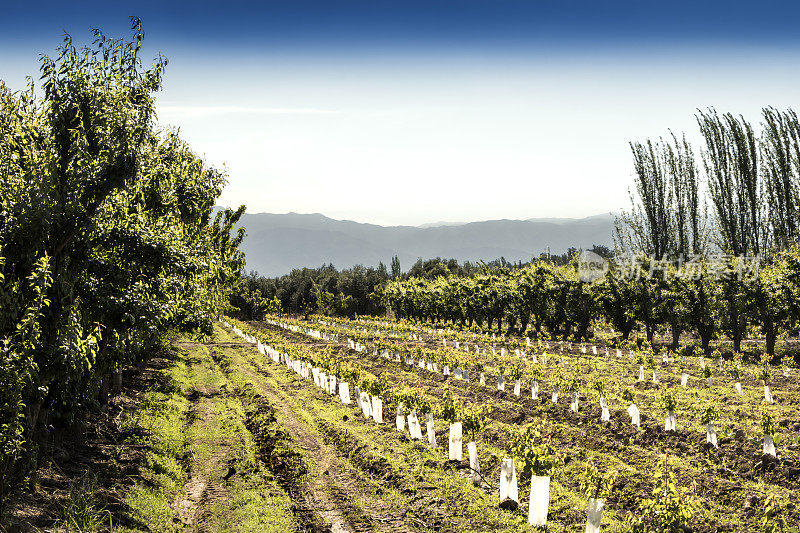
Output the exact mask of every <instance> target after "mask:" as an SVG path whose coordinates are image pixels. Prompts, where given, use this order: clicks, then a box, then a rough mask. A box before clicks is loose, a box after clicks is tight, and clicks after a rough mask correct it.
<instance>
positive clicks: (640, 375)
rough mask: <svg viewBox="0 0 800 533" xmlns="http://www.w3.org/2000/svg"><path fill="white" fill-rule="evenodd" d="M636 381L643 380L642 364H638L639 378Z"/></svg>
mask: <svg viewBox="0 0 800 533" xmlns="http://www.w3.org/2000/svg"><path fill="white" fill-rule="evenodd" d="M637 381H644V366H642V365H639V378H638V379H637Z"/></svg>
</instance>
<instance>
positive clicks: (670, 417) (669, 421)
mask: <svg viewBox="0 0 800 533" xmlns="http://www.w3.org/2000/svg"><path fill="white" fill-rule="evenodd" d="M675 430H676V426H675V411H667V417H666V419H665V420H664V431H675Z"/></svg>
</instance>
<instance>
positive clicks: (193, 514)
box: [173, 343, 230, 532]
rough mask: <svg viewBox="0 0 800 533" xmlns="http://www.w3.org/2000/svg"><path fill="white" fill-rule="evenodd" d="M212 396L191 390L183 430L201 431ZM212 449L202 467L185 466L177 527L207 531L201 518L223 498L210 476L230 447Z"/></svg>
mask: <svg viewBox="0 0 800 533" xmlns="http://www.w3.org/2000/svg"><path fill="white" fill-rule="evenodd" d="M183 344H185V343H183ZM184 347H185V346H184ZM216 395H217V391H210V390H208V389H207V388H206V387H205V386H202V385H201V386H200V387H195V388H194V389H192V391H191V392H190V393H189V397H188V399H189V401H190V402H191V405H190V406H189V410H188V412H187V420H186V429H188V428H190V427H202V426H203V425H204V424H206V423H208V421H209V420H210V418H211V417H213V416H214V409H213V406H212V404H211V398H212V397H213V396H216ZM215 445H216V446H217V449H216V451H215V453H214V454H213V455H212V456H211V457H210V458H207V459H206V461H204V462H203V463H202V464H200V463H199V462H198V461H197V460H196V459H192V460H191V462H190V463H189V466H188V474H189V479H188V480H187V481H186V483H185V485H184V492H183V494H182V495H180V496H178V497H177V498H176V499H175V502H174V503H173V507H174V509H175V510H176V511H177V512H178V516H179V517H180V519H181V523H182V524H183V525H184V527H185V528H188V529H190V530H192V531H198V532H204V531H208V527H207V525H206V524H205V518H206V517H207V516H208V515H209V514H210V510H211V508H212V507H213V506H214V504H216V503H217V502H220V501H223V500H225V498H226V497H227V490H226V488H225V486H224V485H222V484H221V483H220V482H219V481H214V480H212V479H211V477H212V476H211V475H210V473H211V472H212V471H213V470H214V469H215V468H218V465H220V464H222V463H223V461H224V457H225V456H226V455H227V454H228V453H229V450H230V446H229V445H228V444H227V443H219V442H218V443H215Z"/></svg>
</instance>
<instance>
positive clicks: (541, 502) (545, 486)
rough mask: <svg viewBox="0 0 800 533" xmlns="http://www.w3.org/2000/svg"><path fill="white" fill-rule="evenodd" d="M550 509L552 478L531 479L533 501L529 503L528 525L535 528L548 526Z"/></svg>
mask: <svg viewBox="0 0 800 533" xmlns="http://www.w3.org/2000/svg"><path fill="white" fill-rule="evenodd" d="M549 507H550V476H533V477H532V478H531V499H530V502H529V503H528V523H529V524H530V525H532V526H534V527H542V526H545V525H547V510H548V508H549Z"/></svg>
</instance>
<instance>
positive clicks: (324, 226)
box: [241, 213, 614, 276]
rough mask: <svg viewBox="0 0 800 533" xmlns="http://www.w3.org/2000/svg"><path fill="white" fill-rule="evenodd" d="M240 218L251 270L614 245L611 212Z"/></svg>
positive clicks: (271, 272) (516, 257)
mask: <svg viewBox="0 0 800 533" xmlns="http://www.w3.org/2000/svg"><path fill="white" fill-rule="evenodd" d="M241 224H242V225H243V226H244V227H245V228H247V238H246V239H245V241H244V245H243V247H242V248H243V249H244V251H245V254H246V256H247V267H246V268H247V270H248V271H249V270H256V271H258V272H259V273H261V274H264V275H267V276H277V275H281V274H286V273H288V272H290V271H291V270H292V269H293V268H300V267H317V266H320V265H323V264H328V263H333V265H334V266H336V267H337V268H347V267H350V266H352V265H355V264H359V263H360V264H363V265H368V266H374V265H377V264H378V262H379V261H383V262H384V263H385V264H387V265H388V264H389V262H390V261H391V258H392V256H394V255H397V256H398V257H399V258H400V264H401V265H402V268H403V269H404V270H406V269H408V268H409V267H410V266H411V265H412V264H413V263H414V262H415V261H416V260H417V259H418V258H420V257H423V258H430V257H445V258H455V259H458V260H459V261H465V260H470V261H477V260H492V259H497V258H499V257H505V258H506V259H507V260H509V261H520V260H522V261H527V260H529V259H530V258H531V257H532V256H533V255H538V254H539V253H541V252H543V251H546V250H547V249H548V248H549V249H550V251H551V252H552V253H562V252H564V251H565V250H567V249H568V248H569V247H573V246H574V247H576V248H580V247H590V246H592V245H593V244H605V245H611V244H612V234H613V229H614V217H613V216H612V215H610V214H603V215H597V216H592V217H587V218H582V219H552V218H548V219H535V218H532V219H528V220H487V221H482V222H471V223H466V224H458V223H451V225H425V226H420V227H414V226H388V227H387V226H378V225H375V224H363V223H358V222H353V221H349V220H334V219H332V218H328V217H326V216H324V215H321V214H318V213H317V214H297V213H287V214H271V213H255V214H245V215H244V216H243V217H242V219H241Z"/></svg>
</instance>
